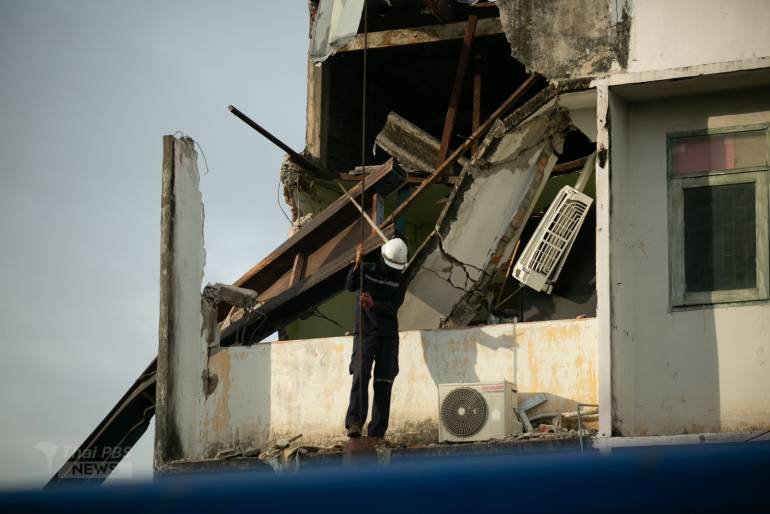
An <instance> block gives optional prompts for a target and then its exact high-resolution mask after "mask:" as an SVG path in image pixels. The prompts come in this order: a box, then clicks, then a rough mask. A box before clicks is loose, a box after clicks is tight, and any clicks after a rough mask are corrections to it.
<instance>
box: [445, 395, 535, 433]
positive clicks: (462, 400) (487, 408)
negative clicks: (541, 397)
mask: <svg viewBox="0 0 770 514" xmlns="http://www.w3.org/2000/svg"><path fill="white" fill-rule="evenodd" d="M438 396H439V398H438V400H439V404H438V408H439V429H438V439H439V442H444V441H452V442H461V441H487V440H489V439H505V438H506V437H507V436H510V435H514V434H520V433H521V423H519V422H518V421H517V420H516V414H515V413H514V411H513V409H514V408H516V405H517V403H516V401H517V395H516V386H515V385H514V384H512V383H510V382H494V383H483V384H440V385H439V386H438Z"/></svg>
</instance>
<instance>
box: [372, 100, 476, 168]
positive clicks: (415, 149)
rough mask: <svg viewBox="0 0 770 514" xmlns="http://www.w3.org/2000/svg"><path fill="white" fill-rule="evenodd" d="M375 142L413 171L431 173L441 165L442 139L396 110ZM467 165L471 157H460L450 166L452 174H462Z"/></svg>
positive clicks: (404, 166) (389, 115)
mask: <svg viewBox="0 0 770 514" xmlns="http://www.w3.org/2000/svg"><path fill="white" fill-rule="evenodd" d="M375 143H376V145H377V146H378V147H380V148H382V149H383V150H385V151H386V152H387V153H388V154H389V155H391V156H392V157H393V158H394V159H396V160H397V161H398V163H399V164H400V165H401V166H402V167H403V168H404V169H405V170H406V171H408V172H411V173H421V174H426V175H427V174H430V173H433V171H434V170H435V169H436V168H437V167H438V165H439V164H441V163H440V162H439V159H438V155H439V148H440V145H441V143H440V142H439V140H438V139H436V138H434V137H433V136H431V135H430V134H428V133H427V132H425V131H424V130H422V129H421V128H420V127H418V126H416V125H415V124H413V123H411V122H410V121H408V120H406V119H404V118H403V117H401V116H400V115H398V114H397V113H395V112H391V113H390V114H388V118H387V120H386V121H385V126H383V127H382V130H380V132H379V134H377V137H376V139H375ZM466 164H468V160H467V159H466V158H465V157H458V159H457V161H456V163H453V164H451V165H450V168H449V170H448V174H449V175H457V174H459V173H460V171H461V170H462V167H463V166H465V165H466Z"/></svg>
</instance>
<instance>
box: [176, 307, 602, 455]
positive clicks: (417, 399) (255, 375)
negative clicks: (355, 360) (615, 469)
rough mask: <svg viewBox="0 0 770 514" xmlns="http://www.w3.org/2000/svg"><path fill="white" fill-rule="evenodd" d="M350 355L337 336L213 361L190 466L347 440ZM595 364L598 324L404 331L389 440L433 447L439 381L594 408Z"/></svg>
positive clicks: (560, 406)
mask: <svg viewBox="0 0 770 514" xmlns="http://www.w3.org/2000/svg"><path fill="white" fill-rule="evenodd" d="M351 349H352V338H351V337H336V338H325V339H308V340H301V341H278V342H273V343H264V344H259V345H256V346H251V347H231V348H223V349H220V350H219V351H218V352H216V353H212V355H211V357H210V359H209V374H210V376H212V377H213V376H214V375H216V378H215V382H216V387H215V388H214V390H213V391H212V392H211V394H209V395H208V396H207V397H206V396H204V393H203V392H201V395H202V401H203V406H202V410H201V416H202V419H201V423H200V440H199V441H198V442H197V444H195V446H196V447H197V450H196V452H195V453H196V454H195V455H189V456H187V458H191V459H200V458H207V457H213V456H214V455H216V453H217V452H218V451H219V450H222V449H231V448H232V449H241V450H245V449H247V448H250V447H251V448H253V447H256V448H265V447H266V445H267V444H269V443H270V442H272V441H274V440H276V439H280V438H288V437H293V436H295V435H298V434H302V435H303V437H302V442H303V443H304V444H319V445H324V444H329V443H332V442H334V441H339V440H341V439H343V438H344V421H343V420H344V416H345V410H346V408H347V402H348V395H349V393H350V384H351V378H350V375H349V374H348V364H349V361H350V354H351ZM596 361H597V336H596V320H595V319H581V320H564V321H547V322H535V323H519V324H505V325H490V326H483V327H475V328H464V329H456V330H419V331H408V332H402V333H401V343H400V356H399V364H400V373H399V375H398V377H397V378H396V381H395V385H394V388H393V402H392V408H391V428H390V431H389V434H388V437H389V438H391V439H393V440H402V441H403V440H409V441H412V442H416V441H420V442H431V441H435V440H436V438H437V433H438V387H437V385H438V384H440V383H457V382H492V381H500V380H509V381H511V382H514V383H516V384H517V385H518V388H519V391H520V394H519V399H520V400H521V399H523V398H526V397H527V396H528V393H538V392H543V393H546V395H547V396H548V401H547V402H546V403H545V404H543V405H541V406H539V407H538V408H537V409H535V411H532V412H533V414H536V413H537V412H539V411H543V412H546V411H547V412H554V411H557V412H558V411H568V410H574V409H575V403H576V402H582V403H597V396H598V387H597V379H596V377H597V373H596Z"/></svg>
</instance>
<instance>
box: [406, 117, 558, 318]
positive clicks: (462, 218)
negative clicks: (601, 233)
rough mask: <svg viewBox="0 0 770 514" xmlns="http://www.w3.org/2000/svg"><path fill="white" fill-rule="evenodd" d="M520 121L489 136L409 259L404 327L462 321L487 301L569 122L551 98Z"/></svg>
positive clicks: (500, 126) (509, 122) (512, 120)
mask: <svg viewBox="0 0 770 514" xmlns="http://www.w3.org/2000/svg"><path fill="white" fill-rule="evenodd" d="M518 120H520V118H519V113H514V114H512V115H511V116H510V117H509V118H508V119H507V120H506V122H500V123H498V124H497V126H496V127H494V128H493V130H492V131H491V132H490V134H489V135H488V136H487V137H486V139H485V140H484V142H483V143H482V145H481V146H480V148H479V151H478V153H477V155H476V157H475V158H474V159H473V161H472V162H471V163H470V164H469V165H467V166H466V167H465V168H464V169H463V172H462V174H461V175H460V179H459V182H458V183H457V185H456V186H455V188H454V190H453V191H452V194H451V196H450V197H449V201H448V202H447V205H446V207H445V208H444V211H443V212H442V214H441V216H440V217H439V220H438V222H437V223H436V227H435V229H434V231H433V233H432V234H431V235H430V236H429V237H428V238H427V240H426V241H425V242H424V243H423V244H422V246H421V247H420V249H419V250H418V251H417V253H416V254H415V257H414V258H413V259H412V261H411V262H410V265H409V270H408V278H409V280H410V282H409V288H408V289H407V294H406V299H405V301H404V305H403V306H402V308H401V309H400V311H399V324H400V327H401V329H402V330H412V329H424V328H435V327H448V326H464V325H467V324H468V323H469V322H470V321H472V319H473V318H474V317H475V316H476V314H477V313H478V312H479V310H480V308H483V306H484V305H485V304H486V303H487V297H488V296H489V291H488V288H489V286H490V285H491V282H492V279H493V277H494V276H495V275H496V274H497V273H498V272H499V267H500V266H505V265H506V262H507V260H508V258H509V257H510V255H511V252H512V251H513V246H514V244H515V242H516V241H517V240H518V238H519V236H520V235H521V231H522V229H523V228H524V225H525V223H526V222H527V219H528V218H529V216H530V214H531V211H532V208H533V207H534V205H535V202H536V201H537V199H538V198H539V196H540V193H541V192H542V190H543V187H544V186H545V183H546V181H547V180H548V178H549V176H550V174H551V170H552V169H553V167H554V165H555V164H556V161H557V159H558V154H559V153H561V151H562V145H563V143H564V138H565V137H566V133H567V131H568V130H569V128H570V126H571V121H570V118H569V115H568V113H567V110H566V109H564V108H562V107H559V106H556V105H553V106H550V107H548V108H547V109H545V110H543V111H541V113H540V114H538V115H537V116H534V117H531V118H529V119H527V120H525V121H524V122H523V123H518Z"/></svg>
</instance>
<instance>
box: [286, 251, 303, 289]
mask: <svg viewBox="0 0 770 514" xmlns="http://www.w3.org/2000/svg"><path fill="white" fill-rule="evenodd" d="M304 276H305V254H303V253H297V255H295V256H294V264H293V265H292V267H291V277H290V278H289V287H294V286H295V285H297V283H299V281H300V280H302V279H303V278H304Z"/></svg>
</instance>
